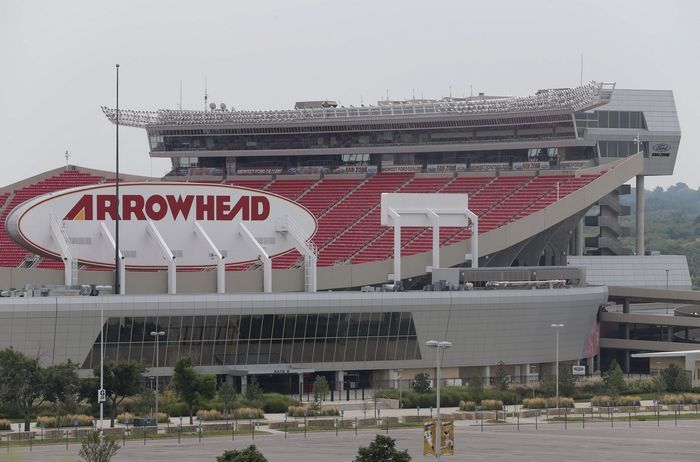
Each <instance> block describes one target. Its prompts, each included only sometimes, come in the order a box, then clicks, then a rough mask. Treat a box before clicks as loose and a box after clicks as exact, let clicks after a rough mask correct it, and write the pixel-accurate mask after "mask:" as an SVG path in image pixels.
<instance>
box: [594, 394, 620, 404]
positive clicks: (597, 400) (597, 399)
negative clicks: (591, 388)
mask: <svg viewBox="0 0 700 462" xmlns="http://www.w3.org/2000/svg"><path fill="white" fill-rule="evenodd" d="M608 403H610V404H611V405H614V404H615V400H614V399H613V398H612V397H611V396H608V395H598V396H594V397H593V398H591V406H602V407H608V405H609V404H608Z"/></svg>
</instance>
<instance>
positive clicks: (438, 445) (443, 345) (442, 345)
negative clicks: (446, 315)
mask: <svg viewBox="0 0 700 462" xmlns="http://www.w3.org/2000/svg"><path fill="white" fill-rule="evenodd" d="M425 344H426V345H427V346H428V347H429V348H435V352H436V356H437V364H436V365H437V371H436V374H435V381H436V384H437V385H436V388H435V390H436V393H435V395H436V398H437V403H436V404H437V418H436V419H435V448H434V449H435V458H436V459H437V460H440V452H441V450H442V438H441V436H442V435H441V429H440V350H446V349H448V348H450V347H451V346H452V342H447V341H442V342H438V341H437V340H428V341H427V342H425Z"/></svg>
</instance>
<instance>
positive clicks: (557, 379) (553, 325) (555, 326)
mask: <svg viewBox="0 0 700 462" xmlns="http://www.w3.org/2000/svg"><path fill="white" fill-rule="evenodd" d="M552 327H554V329H555V330H556V332H557V355H556V365H555V368H556V374H557V375H556V383H557V387H556V390H557V409H559V328H560V327H564V324H552Z"/></svg>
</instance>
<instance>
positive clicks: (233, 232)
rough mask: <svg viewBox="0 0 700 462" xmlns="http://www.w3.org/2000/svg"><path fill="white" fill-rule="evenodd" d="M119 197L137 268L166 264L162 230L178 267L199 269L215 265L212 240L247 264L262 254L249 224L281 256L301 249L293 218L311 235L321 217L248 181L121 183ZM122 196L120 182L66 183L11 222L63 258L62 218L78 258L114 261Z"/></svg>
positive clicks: (16, 232)
mask: <svg viewBox="0 0 700 462" xmlns="http://www.w3.org/2000/svg"><path fill="white" fill-rule="evenodd" d="M119 197H120V201H119V209H120V210H119V212H120V219H119V247H120V248H121V250H122V253H123V255H124V261H125V263H126V266H127V267H132V268H136V267H139V268H162V267H164V266H166V260H165V257H164V255H163V251H162V250H161V247H160V246H159V244H158V240H159V237H158V236H157V235H158V234H159V235H160V237H162V240H163V241H164V242H165V243H166V245H167V247H168V248H169V249H170V251H171V252H172V255H174V256H175V257H176V260H175V261H176V264H177V266H178V268H180V267H182V268H188V267H190V268H200V267H206V266H213V265H215V264H216V261H215V259H214V252H213V251H212V248H211V246H210V244H209V242H211V243H213V245H214V246H215V247H216V248H217V249H219V251H220V252H221V253H222V254H223V256H224V257H225V262H226V264H233V263H243V262H248V261H254V260H257V259H258V257H259V255H260V253H261V252H260V251H259V249H257V247H256V246H255V245H253V244H251V242H250V239H248V238H247V236H246V232H245V230H246V229H247V230H249V231H250V234H252V236H253V237H254V238H255V239H256V240H257V242H258V243H259V244H260V246H261V247H262V248H263V249H264V250H265V252H267V254H268V255H270V256H274V255H280V254H282V253H285V252H288V251H290V250H292V249H293V248H294V240H293V239H292V237H291V236H289V233H288V232H286V229H287V227H285V226H284V224H283V223H285V222H286V223H293V225H292V226H294V225H295V228H296V230H297V231H298V234H301V235H302V237H303V238H304V239H306V240H309V239H311V237H312V236H313V235H314V233H315V232H316V226H317V223H316V218H315V217H314V216H313V215H312V214H311V212H309V211H308V210H307V209H306V208H305V207H303V206H301V205H299V204H297V203H296V202H292V201H290V200H289V199H286V198H284V197H282V196H278V195H276V194H272V193H267V192H264V191H259V190H255V189H249V188H242V187H234V186H228V185H219V184H216V185H214V184H201V183H175V182H158V183H120V184H119ZM116 202H117V201H116V193H115V186H114V184H102V185H96V186H88V187H80V188H73V189H66V190H63V191H57V192H53V193H49V194H46V195H43V196H39V197H36V198H34V199H30V200H29V201H27V202H25V203H23V204H21V205H19V206H18V207H16V208H15V209H14V210H13V211H12V212H11V213H10V214H9V216H8V217H7V221H6V226H7V230H8V232H9V234H10V236H11V237H12V238H13V239H14V240H15V241H16V242H18V243H19V244H20V245H22V246H23V247H26V248H27V249H29V250H31V251H33V252H36V253H39V254H44V255H52V256H55V257H58V258H61V249H60V245H59V243H58V241H57V240H56V239H54V237H53V235H52V230H51V223H52V222H55V223H56V224H58V225H60V227H62V231H60V232H61V234H62V235H63V237H60V238H59V239H60V240H68V241H69V242H70V252H71V255H72V256H73V258H77V259H78V260H79V261H80V262H81V263H86V264H91V265H99V266H111V267H114V246H113V244H112V241H111V239H113V236H114V235H115V229H116V223H115V219H116V216H117V215H116V211H117V207H116ZM103 223H104V225H103ZM151 224H152V225H151ZM198 225H199V226H198ZM105 228H106V230H105ZM154 228H155V230H157V233H155V232H153V229H154ZM202 231H203V233H202ZM54 232H55V231H54Z"/></svg>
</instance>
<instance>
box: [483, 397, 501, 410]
mask: <svg viewBox="0 0 700 462" xmlns="http://www.w3.org/2000/svg"><path fill="white" fill-rule="evenodd" d="M481 410H482V411H501V410H503V401H500V400H497V399H482V400H481Z"/></svg>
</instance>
